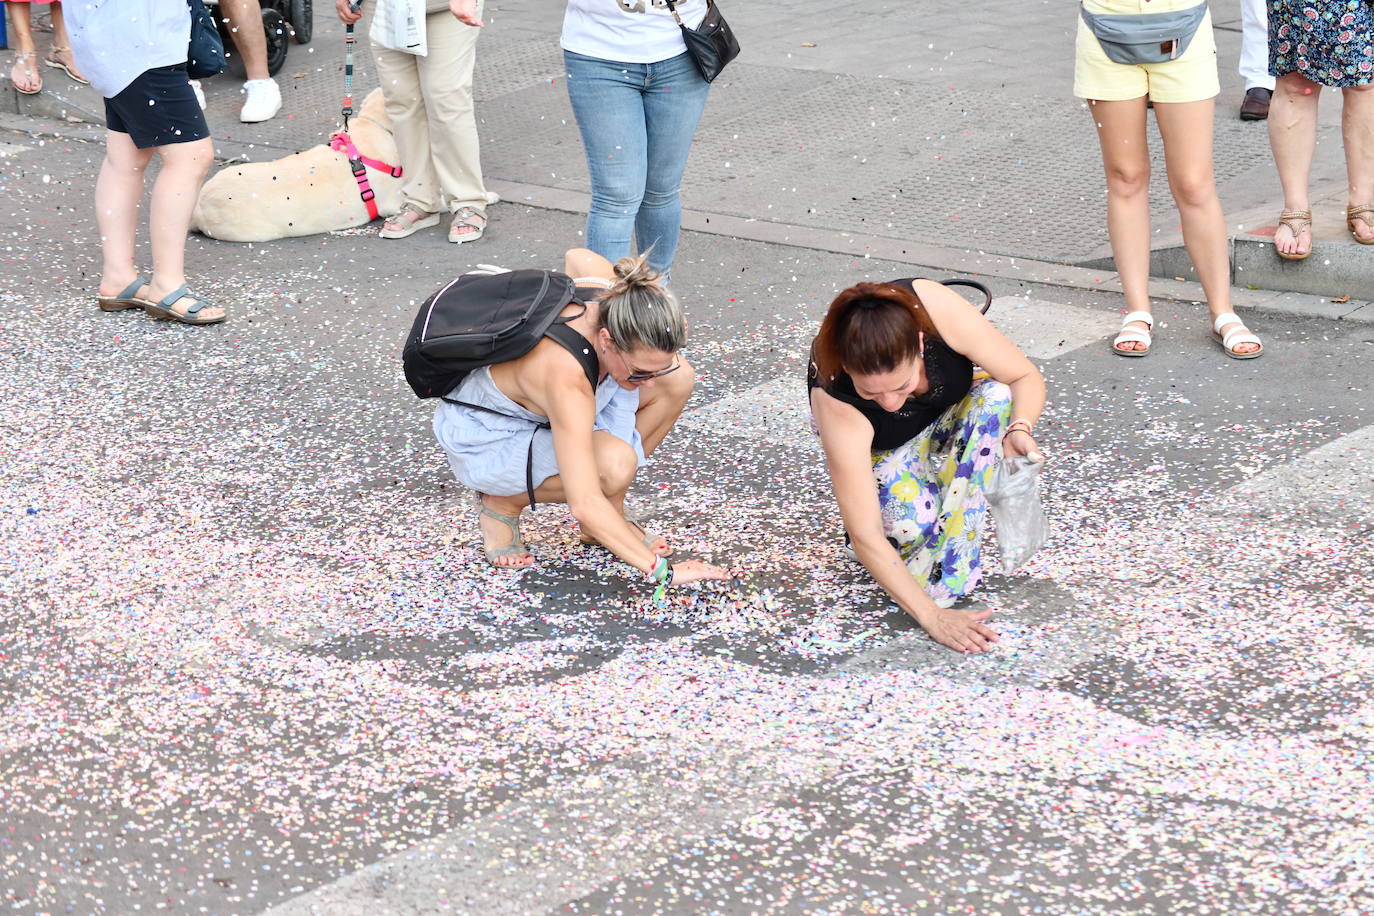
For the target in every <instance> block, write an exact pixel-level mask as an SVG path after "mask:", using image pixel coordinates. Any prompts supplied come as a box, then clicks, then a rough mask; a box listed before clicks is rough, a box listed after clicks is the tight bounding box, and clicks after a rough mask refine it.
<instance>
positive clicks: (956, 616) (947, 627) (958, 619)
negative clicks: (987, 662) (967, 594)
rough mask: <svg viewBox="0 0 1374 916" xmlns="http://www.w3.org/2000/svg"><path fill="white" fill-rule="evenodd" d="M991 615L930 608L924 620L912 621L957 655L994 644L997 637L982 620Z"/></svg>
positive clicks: (980, 650) (990, 612)
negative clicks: (956, 651)
mask: <svg viewBox="0 0 1374 916" xmlns="http://www.w3.org/2000/svg"><path fill="white" fill-rule="evenodd" d="M990 616H992V611H964V610H960V609H958V608H943V607H940V606H938V605H933V606H932V608H931V613H930V614H928V615H925V619H921V618H919V617H918V618H917V619H916V622H917V623H919V624H920V625H921V627H922V628H924V629H925V631H926V632H927V633H929V634H930V637H931V639H934V640H935V641H936V642H938V643H939V644H940V645H942V646H949V647H950V648H951V649H955V650H958V651H959V652H969V653H973V652H986V651H987V650H988V649H989V648H991V647H992V644H993V643H995V642H997V634H996V633H995V632H994V631H993V630H992V629H991V628H989V627H986V626H984V625H983V623H982V621H984V620H987V619H988V618H989V617H990Z"/></svg>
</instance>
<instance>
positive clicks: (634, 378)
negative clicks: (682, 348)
mask: <svg viewBox="0 0 1374 916" xmlns="http://www.w3.org/2000/svg"><path fill="white" fill-rule="evenodd" d="M681 365H682V363H680V362H678V361H677V360H676V359H674V360H673V364H672V365H671V366H669V367H668V368H667V369H660V370H658V371H657V372H636V371H635V368H634V366H631V365H630V364H629V363H626V364H625V368H626V369H629V370H630V374H629V375H627V376H625V381H627V382H647V381H648V380H649V379H651V378H661V377H662V376H665V375H667V374H668V373H669V372H676V371H677V369H678V367H679V366H681Z"/></svg>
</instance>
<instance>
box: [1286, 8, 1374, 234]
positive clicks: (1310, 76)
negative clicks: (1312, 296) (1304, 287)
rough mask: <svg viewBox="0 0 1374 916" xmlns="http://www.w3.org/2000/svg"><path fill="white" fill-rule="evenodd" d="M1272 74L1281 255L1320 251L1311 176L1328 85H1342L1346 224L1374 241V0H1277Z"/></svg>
mask: <svg viewBox="0 0 1374 916" xmlns="http://www.w3.org/2000/svg"><path fill="white" fill-rule="evenodd" d="M1269 72H1270V73H1272V74H1273V75H1274V76H1276V77H1278V84H1277V86H1276V87H1275V89H1274V99H1273V102H1272V103H1271V105H1270V108H1269V145H1270V147H1272V148H1273V150H1274V162H1275V163H1276V164H1277V166H1278V170H1279V181H1280V183H1281V184H1282V185H1283V212H1282V213H1280V214H1279V228H1278V231H1277V232H1276V233H1275V234H1274V248H1275V250H1276V251H1277V252H1278V255H1279V257H1281V258H1284V259H1285V260H1289V261H1300V260H1302V259H1303V258H1306V257H1307V256H1308V255H1310V254H1311V253H1312V207H1311V203H1310V201H1309V200H1308V193H1307V192H1308V188H1307V184H1308V175H1309V173H1310V172H1311V170H1312V152H1313V150H1314V149H1315V147H1316V142H1317V103H1318V101H1319V100H1320V99H1321V90H1322V87H1323V86H1330V87H1332V88H1334V89H1340V90H1341V94H1342V96H1343V105H1344V108H1343V110H1342V112H1341V135H1342V138H1343V139H1344V142H1345V164H1346V174H1347V177H1348V180H1349V184H1350V196H1349V197H1348V199H1347V200H1346V204H1347V208H1346V225H1347V226H1348V227H1349V229H1350V234H1351V235H1352V236H1353V237H1354V238H1355V241H1357V242H1359V243H1360V244H1362V245H1374V6H1371V4H1370V3H1369V0H1270V2H1269Z"/></svg>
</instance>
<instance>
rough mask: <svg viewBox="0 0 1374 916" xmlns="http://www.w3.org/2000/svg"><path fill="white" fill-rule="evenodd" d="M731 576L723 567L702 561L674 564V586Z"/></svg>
mask: <svg viewBox="0 0 1374 916" xmlns="http://www.w3.org/2000/svg"><path fill="white" fill-rule="evenodd" d="M728 578H730V574H729V573H728V572H726V571H725V568H724V567H722V566H712V565H711V564H710V563H703V562H702V561H701V560H683V561H682V562H681V563H674V564H673V584H674V585H684V584H686V583H688V582H696V581H697V580H698V579H728Z"/></svg>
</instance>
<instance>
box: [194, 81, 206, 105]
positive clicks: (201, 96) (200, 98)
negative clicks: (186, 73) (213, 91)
mask: <svg viewBox="0 0 1374 916" xmlns="http://www.w3.org/2000/svg"><path fill="white" fill-rule="evenodd" d="M191 90H192V91H193V92H194V93H195V94H196V101H197V102H199V103H200V110H201V111H204V110H205V90H204V89H202V88H200V80H191Z"/></svg>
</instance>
